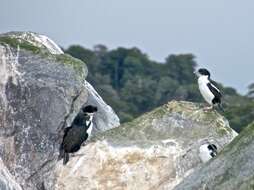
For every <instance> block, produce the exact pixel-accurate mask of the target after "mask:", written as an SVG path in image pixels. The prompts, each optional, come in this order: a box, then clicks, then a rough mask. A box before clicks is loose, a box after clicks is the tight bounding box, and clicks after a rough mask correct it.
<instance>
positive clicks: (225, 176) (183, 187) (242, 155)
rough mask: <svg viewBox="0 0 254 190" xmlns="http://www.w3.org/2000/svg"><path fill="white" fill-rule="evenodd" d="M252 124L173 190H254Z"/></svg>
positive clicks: (253, 132) (253, 135) (253, 138)
mask: <svg viewBox="0 0 254 190" xmlns="http://www.w3.org/2000/svg"><path fill="white" fill-rule="evenodd" d="M253 160H254V123H253V124H251V125H250V126H248V127H247V128H246V129H244V131H243V132H241V133H240V134H239V136H238V137H237V138H235V139H234V140H233V141H232V142H231V143H230V144H229V145H228V146H227V147H225V149H224V150H223V151H222V152H221V153H220V154H219V155H218V156H217V157H216V158H215V159H213V160H211V161H210V162H208V163H206V164H204V165H201V167H200V168H199V169H197V170H196V171H195V172H193V173H192V174H191V175H190V176H188V177H187V178H186V179H184V180H183V182H182V183H181V184H179V185H178V186H177V187H176V188H175V190H221V189H223V190H253V189H254V164H253Z"/></svg>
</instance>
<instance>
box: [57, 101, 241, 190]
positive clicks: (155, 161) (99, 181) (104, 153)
mask: <svg viewBox="0 0 254 190" xmlns="http://www.w3.org/2000/svg"><path fill="white" fill-rule="evenodd" d="M236 135H237V133H236V132H234V131H233V130H232V129H231V128H230V127H229V124H228V122H227V120H225V118H224V117H222V116H220V115H219V114H218V113H217V112H214V111H212V112H204V111H203V110H202V108H201V107H200V105H199V104H193V103H189V102H170V103H168V104H166V105H164V106H162V107H160V108H158V109H156V110H154V111H152V112H150V113H147V114H145V115H143V116H141V117H139V118H137V119H135V120H134V121H132V122H130V123H127V124H123V125H122V126H120V127H118V128H115V129H111V130H108V131H106V132H103V133H101V134H98V135H96V136H95V137H94V138H93V139H91V142H90V143H89V144H87V145H86V146H85V147H83V148H82V149H81V150H80V151H79V152H78V153H77V154H74V155H73V157H71V158H70V161H69V162H68V164H67V165H66V166H62V164H61V163H59V165H58V166H57V175H58V176H57V179H56V189H57V190H85V189H87V190H88V189H100V190H104V189H105V190H107V189H110V190H118V189H119V190H127V189H130V190H132V189H143V190H148V189H157V190H160V189H168V190H170V189H173V187H175V185H177V184H178V183H179V182H180V181H181V180H182V179H183V178H184V177H185V176H186V175H188V174H189V173H191V172H192V171H193V170H195V168H196V167H198V166H200V165H202V163H201V160H200V158H199V156H198V155H199V147H200V146H201V145H202V144H204V143H207V142H211V143H213V144H215V145H216V146H217V147H218V149H219V151H220V150H221V149H222V148H223V147H224V146H225V145H227V144H228V143H229V142H230V141H231V140H232V139H233V138H234V137H235V136H236Z"/></svg>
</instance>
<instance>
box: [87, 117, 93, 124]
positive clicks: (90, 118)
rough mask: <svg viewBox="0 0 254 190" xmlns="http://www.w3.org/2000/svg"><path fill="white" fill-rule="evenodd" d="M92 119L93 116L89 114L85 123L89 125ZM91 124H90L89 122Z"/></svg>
mask: <svg viewBox="0 0 254 190" xmlns="http://www.w3.org/2000/svg"><path fill="white" fill-rule="evenodd" d="M92 120H93V116H92V115H90V116H89V119H88V120H87V121H86V125H89V124H90V123H92ZM90 125H91V124H90Z"/></svg>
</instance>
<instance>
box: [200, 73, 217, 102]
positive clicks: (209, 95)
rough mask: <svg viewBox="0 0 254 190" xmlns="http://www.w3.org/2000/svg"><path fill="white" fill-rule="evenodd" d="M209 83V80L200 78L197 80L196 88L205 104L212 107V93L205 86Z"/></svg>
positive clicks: (204, 77) (203, 77)
mask: <svg viewBox="0 0 254 190" xmlns="http://www.w3.org/2000/svg"><path fill="white" fill-rule="evenodd" d="M208 83H209V80H208V78H207V77H206V76H200V77H199V78H198V87H199V90H200V93H201V95H202V96H203V98H204V99H205V101H206V102H207V103H209V104H210V105H213V103H212V100H213V99H214V95H213V93H212V92H211V91H210V89H209V88H208V86H207V84H208Z"/></svg>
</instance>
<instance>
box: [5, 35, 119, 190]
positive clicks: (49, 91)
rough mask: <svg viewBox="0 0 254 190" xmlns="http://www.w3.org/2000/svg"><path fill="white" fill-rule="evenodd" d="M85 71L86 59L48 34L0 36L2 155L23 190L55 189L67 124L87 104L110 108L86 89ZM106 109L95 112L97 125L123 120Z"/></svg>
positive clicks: (114, 124)
mask: <svg viewBox="0 0 254 190" xmlns="http://www.w3.org/2000/svg"><path fill="white" fill-rule="evenodd" d="M86 75H87V68H86V65H85V64H84V63H83V62H82V61H80V60H78V59H75V58H73V57H71V56H69V55H66V54H62V51H61V49H60V48H59V47H58V46H57V45H56V44H55V43H54V42H52V41H51V40H50V39H48V38H47V37H45V36H42V35H39V34H35V33H21V32H17V33H15V32H12V33H7V34H2V35H0V77H1V81H0V157H1V158H2V160H3V162H4V164H5V165H6V166H7V168H8V169H9V171H10V172H11V173H12V174H13V175H14V176H15V179H16V180H17V182H18V183H19V184H20V185H21V186H22V187H23V188H24V189H26V190H35V189H44V188H45V189H47V190H49V189H53V186H54V183H55V172H54V168H55V166H56V163H57V156H58V149H59V145H60V143H61V139H62V136H63V129H64V128H65V127H68V126H70V124H71V122H72V120H73V118H74V117H75V116H76V115H77V113H78V112H79V110H80V108H81V107H82V106H83V105H85V104H87V103H90V100H91V101H92V103H96V104H98V105H100V109H101V110H108V109H109V108H108V106H107V105H106V104H105V103H103V100H102V99H101V98H100V97H99V96H97V95H96V93H95V91H94V90H92V91H91V92H90V89H88V88H87V85H86V82H85V78H86ZM93 95H96V97H93ZM88 98H89V102H87V101H88ZM97 100H98V102H97ZM104 106H105V108H104ZM104 113H105V112H103V111H101V112H100V114H99V115H98V116H95V119H96V122H97V121H99V122H98V123H96V124H97V129H98V130H101V129H103V130H106V129H107V128H112V127H116V126H117V125H118V124H119V120H117V119H118V117H117V116H116V115H114V116H112V117H111V118H112V119H114V121H112V120H111V119H110V118H107V119H108V120H107V119H104V118H102V119H100V117H102V116H103V114H104ZM111 113H112V114H114V112H113V111H112V112H111Z"/></svg>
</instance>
